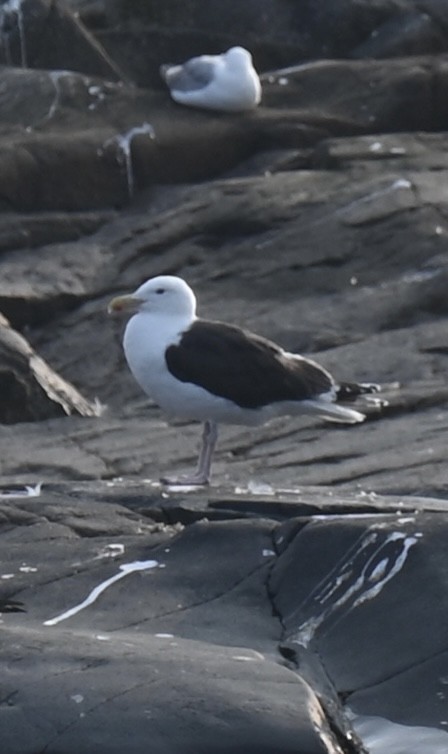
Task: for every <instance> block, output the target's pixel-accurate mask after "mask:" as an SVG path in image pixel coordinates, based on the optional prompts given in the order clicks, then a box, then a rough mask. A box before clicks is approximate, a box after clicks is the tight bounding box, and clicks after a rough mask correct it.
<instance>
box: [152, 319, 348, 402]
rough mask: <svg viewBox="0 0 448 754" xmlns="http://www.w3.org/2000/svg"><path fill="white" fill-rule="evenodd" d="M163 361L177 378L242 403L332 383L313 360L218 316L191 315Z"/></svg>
mask: <svg viewBox="0 0 448 754" xmlns="http://www.w3.org/2000/svg"><path fill="white" fill-rule="evenodd" d="M166 362H167V366H168V369H169V370H170V372H171V373H172V374H173V375H174V377H176V378H177V379H178V380H181V382H192V383H194V384H195V385H200V386H201V387H203V388H205V389H206V390H208V391H209V392H210V393H212V394H213V395H217V396H220V397H221V398H228V399H229V400H231V401H234V403H236V404H237V405H238V406H241V408H259V407H261V406H265V405H267V404H269V403H276V402H277V401H302V400H307V399H313V398H317V397H318V396H319V395H320V394H322V393H327V392H328V391H329V390H331V388H332V387H333V385H334V383H333V380H332V378H331V376H330V375H329V374H328V372H327V371H326V370H325V369H323V368H322V367H320V366H319V365H318V364H315V363H314V362H312V361H309V360H308V359H304V358H303V357H300V356H288V355H287V354H285V353H284V352H283V351H282V350H281V348H279V347H278V346H277V345H275V343H272V342H271V341H269V340H266V339H265V338H261V337H260V336H258V335H254V334H253V333H250V332H248V331H246V330H240V329H239V328H238V327H233V326H232V325H227V324H224V323H222V322H209V321H206V320H196V322H194V324H193V325H192V326H191V328H190V329H189V330H187V331H186V332H185V333H184V334H183V335H182V338H181V341H180V343H179V344H178V345H176V346H170V347H169V348H168V349H167V352H166Z"/></svg>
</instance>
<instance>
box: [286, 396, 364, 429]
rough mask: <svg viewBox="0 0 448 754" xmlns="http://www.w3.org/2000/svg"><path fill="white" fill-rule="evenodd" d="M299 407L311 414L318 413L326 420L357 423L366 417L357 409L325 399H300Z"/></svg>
mask: <svg viewBox="0 0 448 754" xmlns="http://www.w3.org/2000/svg"><path fill="white" fill-rule="evenodd" d="M301 409H302V410H303V411H305V412H307V413H308V411H309V412H310V413H311V414H319V416H322V418H323V419H327V421H330V422H340V423H341V424H358V423H359V422H363V421H364V419H365V418H366V417H365V415H364V414H361V413H360V412H359V411H355V410H354V409H352V408H346V407H345V406H338V405H337V404H336V403H328V402H327V401H319V400H315V401H302V402H301Z"/></svg>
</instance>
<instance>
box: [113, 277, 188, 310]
mask: <svg viewBox="0 0 448 754" xmlns="http://www.w3.org/2000/svg"><path fill="white" fill-rule="evenodd" d="M108 311H109V314H112V313H114V314H115V313H121V312H123V313H128V314H137V313H144V312H147V313H148V314H152V315H155V314H161V315H163V316H164V317H169V316H173V317H177V318H179V317H180V318H182V319H185V320H188V319H190V320H193V319H194V317H195V313H196V298H195V295H194V293H193V291H192V290H191V288H190V286H189V285H187V283H186V282H185V280H182V278H178V277H175V276H174V275H159V276H158V277H155V278H151V279H150V280H147V281H146V283H143V284H142V285H141V286H140V287H139V288H137V290H136V291H134V293H132V294H131V295H128V296H118V297H117V298H114V299H112V301H111V302H110V304H109V307H108Z"/></svg>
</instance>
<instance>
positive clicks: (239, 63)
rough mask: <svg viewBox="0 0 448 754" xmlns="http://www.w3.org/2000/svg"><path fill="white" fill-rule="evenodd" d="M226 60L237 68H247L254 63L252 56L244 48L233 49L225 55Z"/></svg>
mask: <svg viewBox="0 0 448 754" xmlns="http://www.w3.org/2000/svg"><path fill="white" fill-rule="evenodd" d="M225 57H226V60H227V62H228V63H229V64H231V65H232V66H234V67H235V68H238V67H240V68H247V66H248V64H251V63H252V55H251V54H250V52H249V51H248V50H246V49H245V48H244V47H231V48H230V50H227V52H226V53H225Z"/></svg>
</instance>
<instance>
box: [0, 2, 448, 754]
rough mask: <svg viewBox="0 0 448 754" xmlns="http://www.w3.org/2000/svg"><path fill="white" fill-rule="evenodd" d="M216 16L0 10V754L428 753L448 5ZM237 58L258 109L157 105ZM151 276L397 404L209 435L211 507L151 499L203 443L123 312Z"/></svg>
mask: <svg viewBox="0 0 448 754" xmlns="http://www.w3.org/2000/svg"><path fill="white" fill-rule="evenodd" d="M218 5H219V7H220V8H221V10H220V11H219V14H221V11H222V4H219V3H216V2H207V3H206V4H204V3H203V2H200V0H197V1H195V2H192V3H189V4H188V18H187V19H186V18H185V13H186V12H187V11H186V8H187V6H185V8H184V7H183V6H181V5H180V4H179V3H171V2H167V3H165V4H164V7H163V13H162V10H161V7H160V6H159V4H157V3H142V4H138V3H136V4H135V7H133V9H132V13H130V6H129V4H127V3H122V2H119V1H118V0H117V1H116V2H108V3H102V2H94V3H92V2H90V1H89V2H76V3H70V6H69V5H68V4H67V5H66V4H64V6H62V4H61V5H59V4H58V3H47V2H44V0H36V2H32V0H24V2H23V3H3V5H2V6H1V8H0V22H1V24H0V25H1V34H0V39H1V42H0V59H1V61H2V63H3V65H2V68H1V81H0V311H1V313H2V314H1V319H0V357H1V364H0V393H1V394H0V421H1V423H2V433H1V437H0V449H1V452H0V474H1V489H0V538H1V545H2V546H1V548H0V613H1V621H2V624H1V626H0V628H1V631H2V635H3V637H4V641H3V642H2V643H1V649H0V653H1V661H0V662H1V665H2V673H1V682H0V720H1V723H0V724H1V729H2V747H3V748H4V750H5V754H28V753H30V754H37V753H38V752H39V753H42V754H43V752H46V754H70V753H71V752H73V754H75V753H76V754H78V753H79V752H80V751H82V752H84V753H86V754H88V753H89V752H92V754H93V752H96V753H98V752H100V753H102V752H104V754H106V752H107V754H113V752H115V751H116V752H122V751H124V750H126V751H129V752H130V753H131V754H140V753H141V752H146V751H148V747H150V749H151V751H152V752H154V753H155V754H159V752H160V754H171V753H173V754H174V753H177V752H182V754H184V753H185V752H190V751H191V752H192V754H193V752H194V754H197V753H199V754H200V753H201V752H202V751H203V752H204V754H205V753H206V752H207V754H208V753H209V752H223V753H224V752H226V753H227V752H232V753H234V752H241V754H243V752H244V753H246V752H252V751H253V752H254V754H255V752H257V753H258V752H266V754H267V753H268V752H269V753H272V754H279V752H293V751H294V752H301V753H303V754H305V753H306V754H311V752H312V753H313V754H314V752H316V753H317V752H319V753H320V752H322V753H326V754H340V753H341V752H343V753H344V754H355V753H362V752H364V751H371V752H374V754H386V752H387V754H390V752H391V751H395V750H396V751H400V752H401V751H405V752H406V754H414V751H415V752H417V751H418V752H421V751H422V750H423V749H424V750H425V752H427V753H428V754H439V753H440V752H445V751H446V749H447V748H448V726H447V720H446V712H445V710H446V684H447V678H448V667H447V656H448V654H447V653H448V647H447V638H446V631H445V626H446V623H447V615H446V604H445V603H446V600H445V599H444V594H445V593H446V586H447V584H446V581H447V578H448V565H447V557H446V546H445V541H446V532H445V529H446V526H447V512H446V511H447V502H446V499H447V494H448V472H447V465H446V446H447V439H448V432H447V421H446V419H447V402H448V388H447V381H446V370H447V354H448V350H447V343H446V341H447V299H446V290H447V274H448V273H447V253H446V237H447V233H448V225H447V222H448V219H447V213H448V194H447V190H446V185H447V170H448V166H447V158H446V126H447V122H448V109H447V105H446V102H447V101H448V100H447V97H446V90H447V81H448V79H447V71H448V66H447V57H446V52H447V43H446V29H447V28H448V26H447V23H448V22H447V16H446V8H445V7H444V4H443V3H438V2H424V3H423V2H419V3H413V2H404V1H403V2H402V1H399V0H396V1H394V2H384V0H378V1H375V2H369V3H362V2H355V1H354V0H353V1H352V2H335V3H332V4H329V3H324V2H318V3H296V4H292V3H286V2H285V3H283V2H279V3H276V4H275V14H274V12H273V8H274V4H273V3H271V2H263V3H259V2H257V3H250V2H249V3H246V4H245V8H244V14H242V13H241V6H240V5H238V8H236V6H235V4H234V3H227V4H226V9H225V24H224V18H223V16H222V15H217V14H218V10H217V7H218ZM261 6H262V7H261ZM78 13H79V16H78V15H77V14H78ZM179 14H180V16H179ZM182 14H184V15H183V16H182ZM254 14H255V15H254ZM255 16H256V22H255V21H254V20H253V19H254V18H255ZM187 21H188V22H187ZM181 27H182V28H181ZM223 28H225V33H224V32H223ZM336 31H337V33H336ZM51 39H54V44H52V43H51ZM49 40H50V41H49ZM232 44H244V45H245V46H247V47H248V48H249V49H251V51H252V52H253V53H254V59H255V62H256V65H257V67H258V70H259V71H260V73H261V79H262V85H263V100H262V104H261V106H260V107H259V108H258V109H257V110H256V111H255V112H254V113H251V114H246V115H243V116H241V115H239V116H232V115H220V114H217V113H206V112H201V111H197V112H195V111H190V110H188V109H186V108H182V107H180V106H177V105H175V104H174V103H173V102H171V100H170V99H169V95H168V93H167V91H165V90H164V87H163V84H162V83H161V82H160V80H159V78H158V75H157V71H158V66H159V65H160V63H164V62H167V61H172V62H178V61H180V60H184V59H185V58H187V57H189V56H191V55H195V54H198V53H203V52H211V53H214V52H220V51H222V50H223V49H226V48H227V47H230V46H231V45H232ZM404 55H407V56H409V57H403V56H404ZM280 67H283V68H282V70H278V69H279V68H280ZM162 273H168V274H178V275H181V276H183V277H185V278H186V279H187V281H188V282H189V283H190V284H191V285H192V286H193V287H194V289H195V291H196V293H197V295H198V299H199V306H200V313H201V314H202V315H204V316H207V317H210V318H216V319H223V320H226V321H229V322H233V323H236V324H239V325H244V326H246V327H249V328H250V329H252V330H255V331H257V332H259V333H260V334H263V335H265V336H267V337H270V338H273V339H274V340H276V341H278V342H279V343H280V344H281V345H282V346H284V347H285V348H286V349H288V350H291V351H298V352H302V353H306V354H311V355H312V356H313V358H315V359H316V360H318V361H319V362H320V363H322V364H324V365H325V366H327V367H328V368H329V369H330V370H331V371H332V372H333V373H334V374H335V376H336V377H337V378H340V379H348V380H364V381H375V382H379V383H381V384H382V386H383V393H384V396H385V398H386V399H387V401H388V405H387V406H385V407H383V408H381V409H371V410H369V411H368V416H367V419H366V421H365V423H364V424H363V425H359V426H354V427H343V426H334V425H326V424H324V423H322V422H318V421H317V420H311V419H309V418H300V417H296V418H294V419H291V420H281V421H274V422H272V423H271V424H270V425H267V426H265V427H261V428H257V429H252V428H244V427H227V428H224V427H223V428H222V429H221V435H220V439H219V441H218V449H217V454H216V462H215V467H214V471H215V475H214V480H213V485H212V487H211V488H210V489H207V490H192V491H189V492H188V493H187V492H186V491H182V490H177V491H176V490H174V489H166V488H163V487H161V486H160V485H159V483H158V481H157V480H158V478H159V476H161V475H163V474H166V473H167V472H172V473H176V474H177V473H179V472H183V471H186V470H188V469H190V468H191V466H192V465H193V464H194V461H195V457H196V446H197V443H198V440H199V434H200V428H199V426H197V425H194V424H188V425H186V424H181V423H176V422H175V423H174V424H169V423H168V422H167V420H166V417H165V416H163V415H162V414H161V412H160V411H159V409H158V408H157V407H156V406H155V405H153V404H151V402H150V401H147V400H146V399H145V397H144V396H142V395H141V393H140V392H139V389H138V388H137V386H136V385H135V384H134V383H133V381H132V379H131V377H130V375H129V373H128V371H127V369H126V367H125V364H124V360H123V355H122V349H121V342H120V341H121V333H122V328H123V324H122V323H120V322H116V321H111V320H109V319H108V317H107V314H106V308H107V303H108V301H109V300H110V298H111V297H112V296H113V295H116V294H117V293H121V292H125V291H130V290H133V289H134V288H135V287H137V285H139V284H140V283H141V282H142V281H143V280H145V279H146V278H148V277H151V276H152V275H157V274H162ZM428 616H431V618H430V619H429V618H428ZM429 620H430V623H431V630H428V621H429ZM4 731H5V732H4ZM394 747H395V748H394ZM400 747H401V748H400ZM415 747H416V748H415ZM422 747H423V749H422ZM3 748H2V751H3Z"/></svg>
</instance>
